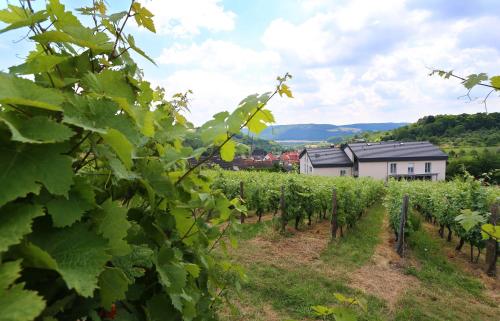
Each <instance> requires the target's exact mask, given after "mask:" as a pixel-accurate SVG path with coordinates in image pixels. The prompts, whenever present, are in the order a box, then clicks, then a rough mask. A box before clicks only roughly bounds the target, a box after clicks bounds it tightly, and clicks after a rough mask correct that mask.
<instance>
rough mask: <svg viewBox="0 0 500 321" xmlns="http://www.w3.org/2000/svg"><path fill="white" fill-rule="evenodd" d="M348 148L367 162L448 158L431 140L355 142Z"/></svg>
mask: <svg viewBox="0 0 500 321" xmlns="http://www.w3.org/2000/svg"><path fill="white" fill-rule="evenodd" d="M346 148H350V149H351V150H352V152H353V154H354V155H355V157H356V158H357V159H358V160H359V161H365V162H370V161H371V162H377V161H397V160H402V161H404V160H446V159H448V155H446V154H445V153H444V152H443V151H441V150H440V149H439V148H438V147H437V146H435V145H433V144H431V143H429V142H379V143H353V144H348V145H347V147H346Z"/></svg>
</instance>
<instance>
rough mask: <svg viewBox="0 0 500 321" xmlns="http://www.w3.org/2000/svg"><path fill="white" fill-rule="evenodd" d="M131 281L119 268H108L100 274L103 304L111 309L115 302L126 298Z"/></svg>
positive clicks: (105, 307) (107, 308)
mask: <svg viewBox="0 0 500 321" xmlns="http://www.w3.org/2000/svg"><path fill="white" fill-rule="evenodd" d="M129 283H130V281H129V279H128V278H127V276H126V275H125V274H124V273H123V271H122V270H121V269H118V268H106V269H105V270H104V271H103V272H102V273H101V275H99V288H100V289H101V291H100V294H101V305H102V306H103V307H104V309H106V310H110V309H111V305H112V304H113V303H114V302H116V301H118V300H123V299H125V293H126V292H127V289H128V285H129Z"/></svg>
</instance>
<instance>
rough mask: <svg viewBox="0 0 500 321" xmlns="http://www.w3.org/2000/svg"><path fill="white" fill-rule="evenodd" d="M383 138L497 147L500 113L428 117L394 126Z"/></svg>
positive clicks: (498, 142) (499, 131)
mask: <svg viewBox="0 0 500 321" xmlns="http://www.w3.org/2000/svg"><path fill="white" fill-rule="evenodd" d="M382 140H402V141H410V140H428V141H431V142H433V143H435V144H439V145H449V146H474V147H485V146H497V145H499V144H500V113H489V114H486V113H477V114H461V115H437V116H426V117H423V118H421V119H419V120H418V121H417V122H416V123H413V124H410V125H406V126H403V127H399V128H396V129H393V130H392V131H390V132H388V133H387V134H386V135H384V136H382Z"/></svg>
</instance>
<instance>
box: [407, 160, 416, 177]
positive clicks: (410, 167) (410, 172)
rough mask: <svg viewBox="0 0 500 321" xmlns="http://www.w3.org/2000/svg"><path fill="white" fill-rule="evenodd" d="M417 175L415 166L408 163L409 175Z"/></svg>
mask: <svg viewBox="0 0 500 321" xmlns="http://www.w3.org/2000/svg"><path fill="white" fill-rule="evenodd" d="M414 173H415V164H414V163H408V175H413V174H414Z"/></svg>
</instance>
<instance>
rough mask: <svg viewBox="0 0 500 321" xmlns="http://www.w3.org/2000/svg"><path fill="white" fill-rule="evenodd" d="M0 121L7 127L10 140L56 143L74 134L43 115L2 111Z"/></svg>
mask: <svg viewBox="0 0 500 321" xmlns="http://www.w3.org/2000/svg"><path fill="white" fill-rule="evenodd" d="M0 121H3V122H4V123H5V124H6V125H7V127H9V129H10V132H11V133H12V138H11V139H12V140H15V141H18V142H23V143H31V144H42V143H57V142H63V141H66V140H68V139H69V138H71V136H73V135H74V132H73V131H72V130H71V129H69V128H68V127H67V126H65V125H62V124H60V123H58V122H56V121H54V120H52V119H50V118H47V117H43V116H35V117H31V118H24V117H21V116H19V115H17V114H16V113H12V112H4V113H2V114H0Z"/></svg>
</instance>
